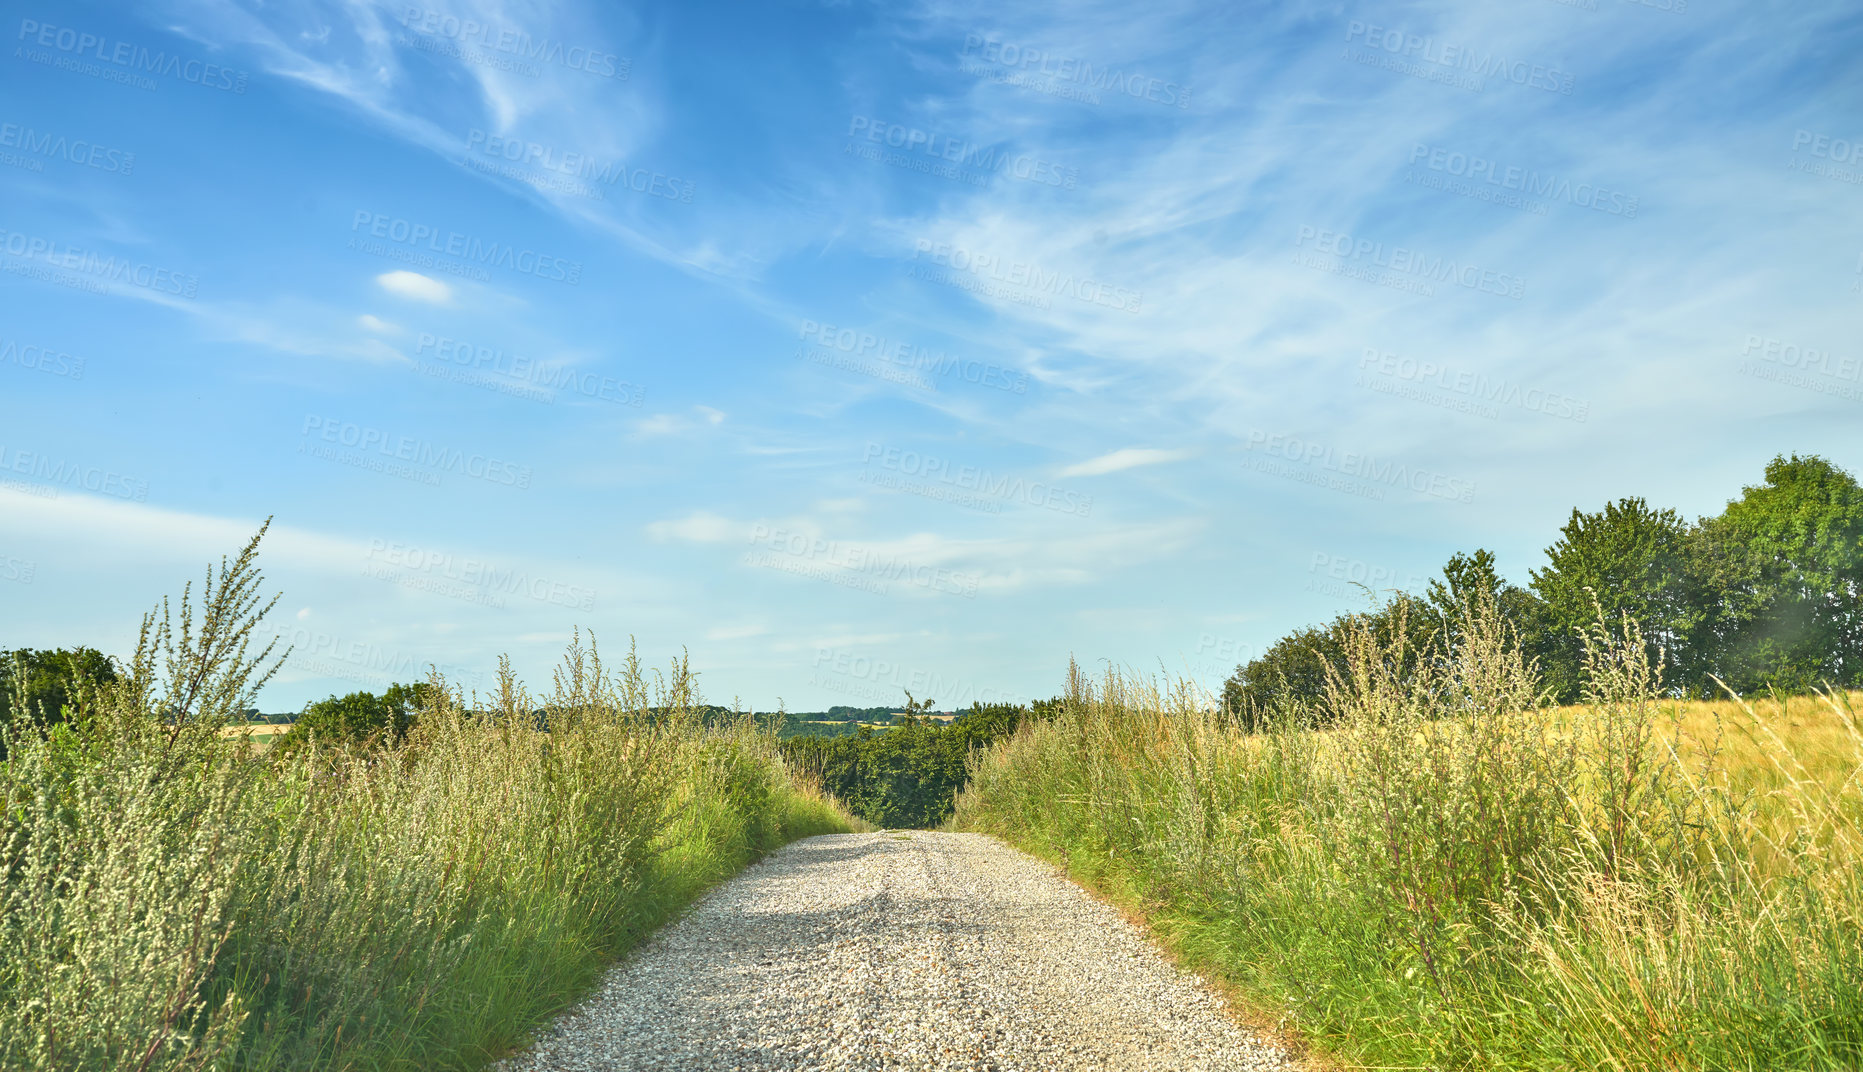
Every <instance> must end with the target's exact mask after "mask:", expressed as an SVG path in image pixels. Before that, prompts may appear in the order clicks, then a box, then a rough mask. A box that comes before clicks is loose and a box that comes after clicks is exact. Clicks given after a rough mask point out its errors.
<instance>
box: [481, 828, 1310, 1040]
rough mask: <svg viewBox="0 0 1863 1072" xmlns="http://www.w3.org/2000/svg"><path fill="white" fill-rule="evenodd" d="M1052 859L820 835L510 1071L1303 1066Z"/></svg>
mask: <svg viewBox="0 0 1863 1072" xmlns="http://www.w3.org/2000/svg"><path fill="white" fill-rule="evenodd" d="M1289 1067H1291V1066H1290V1065H1289V1064H1288V1061H1287V1058H1286V1057H1285V1055H1284V1054H1283V1053H1281V1051H1279V1050H1278V1049H1277V1048H1275V1047H1274V1046H1272V1045H1271V1044H1269V1043H1266V1042H1264V1041H1261V1040H1258V1039H1256V1038H1255V1037H1254V1036H1252V1035H1251V1034H1249V1033H1248V1032H1247V1031H1245V1030H1243V1029H1241V1028H1239V1027H1237V1026H1236V1025H1235V1024H1234V1023H1233V1022H1231V1021H1230V1020H1229V1019H1228V1018H1227V1017H1226V1016H1225V1014H1224V1012H1223V1009H1222V1004H1221V1000H1220V999H1219V998H1218V997H1217V996H1216V994H1215V993H1214V992H1212V991H1211V990H1209V989H1208V988H1207V987H1205V986H1203V985H1202V984H1200V983H1199V982H1198V981H1197V980H1196V978H1195V977H1194V976H1190V975H1187V974H1185V973H1183V972H1180V971H1178V970H1177V969H1176V968H1175V967H1174V966H1172V965H1171V964H1170V962H1169V961H1167V960H1166V959H1165V958H1164V957H1163V955H1162V954H1160V953H1159V952H1158V951H1157V950H1156V949H1154V948H1153V947H1152V946H1151V945H1150V944H1148V943H1147V942H1146V941H1145V939H1144V937H1143V935H1142V934H1141V933H1140V932H1139V931H1138V930H1137V929H1136V928H1134V927H1132V926H1131V925H1130V924H1128V923H1126V922H1125V921H1124V920H1123V919H1121V918H1120V917H1119V915H1118V914H1117V913H1116V912H1114V911H1113V910H1112V909H1110V908H1108V907H1106V906H1105V905H1102V904H1099V903H1098V902H1096V901H1094V900H1093V899H1092V898H1090V897H1088V896H1087V895H1086V894H1085V893H1084V892H1082V891H1081V890H1080V889H1079V887H1077V886H1074V885H1073V884H1072V883H1069V882H1067V881H1066V880H1065V879H1063V878H1061V877H1060V876H1059V875H1058V874H1056V873H1055V870H1054V869H1053V868H1051V867H1049V866H1048V865H1046V864H1043V863H1041V862H1040V861H1037V860H1034V859H1032V858H1030V857H1028V856H1026V855H1023V854H1022V853H1019V852H1017V851H1015V850H1013V849H1011V848H1008V847H1007V846H1005V845H1003V844H1002V843H1000V842H998V841H995V840H994V839H991V838H988V837H984V836H982V835H979V834H938V833H927V832H924V831H909V832H908V831H891V832H881V833H877V834H844V835H836V836H832V837H818V838H810V839H808V840H806V841H800V842H797V843H795V844H794V845H791V846H789V847H788V848H786V849H783V850H782V851H781V852H778V853H776V854H774V855H772V856H771V857H770V858H768V859H767V860H765V861H763V862H762V863H761V864H759V865H757V866H755V867H753V868H751V869H749V870H748V871H746V872H745V873H744V874H742V875H740V876H738V877H737V878H735V879H733V880H732V881H731V882H729V883H726V884H725V885H724V886H722V887H720V888H719V889H717V890H715V891H713V892H712V893H711V894H710V895H709V896H708V897H706V898H705V899H704V900H703V901H701V902H700V903H699V904H698V905H697V906H695V907H694V909H693V910H692V912H691V913H690V914H688V915H687V916H686V917H685V918H684V919H682V920H681V921H680V922H678V923H676V924H674V925H673V926H671V927H668V928H667V929H666V930H665V931H664V932H662V933H661V934H660V935H658V936H656V937H655V938H654V939H653V940H652V941H651V942H650V943H648V944H647V945H646V946H645V947H643V948H642V949H641V950H640V951H639V952H638V953H637V954H636V955H635V956H633V957H631V958H629V959H628V960H627V961H626V962H625V963H623V964H622V965H620V966H619V967H617V968H615V969H614V970H613V971H611V972H610V973H609V974H608V976H607V977H606V979H604V980H603V982H602V985H601V987H600V989H599V990H598V992H597V993H596V994H595V996H594V997H592V998H591V999H590V1000H589V1001H588V1002H587V1003H586V1004H585V1005H584V1006H582V1007H581V1008H580V1009H578V1010H576V1011H574V1012H573V1013H571V1014H569V1015H568V1016H565V1017H564V1018H563V1019H562V1020H560V1021H558V1023H557V1024H556V1026H555V1027H554V1029H552V1030H551V1031H550V1032H548V1033H547V1034H546V1036H545V1037H544V1038H543V1040H542V1041H541V1042H540V1043H539V1045H538V1046H537V1047H536V1048H535V1049H534V1050H532V1051H530V1052H529V1053H526V1054H523V1055H520V1056H519V1057H516V1058H513V1059H512V1060H511V1061H510V1062H508V1063H507V1064H506V1068H507V1069H509V1070H510V1072H561V1070H585V1069H605V1070H606V1069H815V1068H822V1069H842V1068H849V1069H854V1068H858V1069H881V1068H885V1069H1000V1070H1004V1072H1010V1070H1033V1069H1116V1070H1121V1072H1124V1070H1150V1069H1157V1070H1160V1072H1162V1070H1166V1069H1170V1070H1174V1072H1175V1070H1189V1069H1273V1070H1280V1069H1287V1068H1289Z"/></svg>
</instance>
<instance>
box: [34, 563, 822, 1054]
mask: <svg viewBox="0 0 1863 1072" xmlns="http://www.w3.org/2000/svg"><path fill="white" fill-rule="evenodd" d="M257 542H258V540H257V538H256V537H255V539H254V541H253V542H252V544H249V545H248V546H247V548H246V549H245V551H244V552H243V553H242V554H241V555H240V556H239V557H238V559H237V560H236V561H234V562H232V563H230V564H228V563H225V562H223V563H222V567H221V569H220V570H219V571H218V572H217V573H216V572H215V571H211V570H210V571H209V573H208V577H207V582H206V585H205V587H204V589H203V591H202V603H201V607H200V609H199V613H198V614H196V613H194V608H192V607H191V606H190V605H189V604H188V602H187V601H186V600H185V599H184V603H183V608H182V613H181V616H180V621H179V623H178V624H177V625H175V626H174V627H172V628H171V627H170V623H169V620H168V613H167V611H168V608H167V607H166V606H164V607H163V608H162V613H161V614H160V615H151V616H150V617H149V618H148V619H146V620H145V622H144V628H143V633H142V640H141V642H140V644H139V646H138V650H137V655H136V657H135V658H134V659H133V660H132V662H131V665H130V666H129V667H127V668H126V670H127V671H128V672H127V673H125V674H124V676H123V679H122V680H121V681H120V682H119V683H118V684H117V685H115V686H112V687H109V688H107V689H104V690H101V691H97V690H93V691H91V692H89V693H87V694H85V695H84V696H83V698H82V700H81V702H80V704H79V710H78V711H76V712H74V717H73V718H72V719H71V720H70V721H69V723H68V724H66V725H63V726H58V727H53V728H51V729H50V730H49V732H48V731H46V730H44V729H43V728H42V727H41V728H34V727H19V728H16V729H15V730H14V732H13V733H12V735H11V738H10V740H9V742H8V743H9V750H8V755H9V758H8V759H7V761H6V762H5V764H4V766H3V767H0V794H3V799H4V802H5V809H6V810H5V814H4V817H3V818H0V846H4V849H3V851H4V853H5V857H4V859H5V861H6V868H7V870H6V873H5V885H4V889H3V890H0V895H3V896H4V899H5V904H4V910H5V911H4V922H0V1067H4V1068H8V1069H13V1068H33V1069H57V1070H60V1072H65V1070H89V1069H150V1070H153V1069H196V1068H198V1069H300V1068H318V1069H351V1068H406V1069H417V1068H418V1069H432V1068H470V1067H479V1066H482V1065H483V1064H484V1062H485V1061H486V1060H487V1059H488V1058H490V1057H494V1056H497V1055H499V1054H502V1053H504V1052H506V1051H508V1050H509V1049H510V1048H511V1047H513V1046H515V1045H518V1044H520V1043H521V1042H522V1041H523V1040H524V1039H525V1037H526V1035H527V1033H528V1032H529V1031H531V1030H533V1029H534V1028H535V1027H536V1026H537V1025H538V1024H540V1023H541V1022H542V1021H544V1020H545V1019H546V1018H547V1017H548V1016H549V1015H550V1014H552V1013H553V1012H555V1011H557V1010H559V1009H561V1008H562V1007H564V1006H565V1005H566V1004H567V1003H568V1002H570V1001H571V1000H573V999H574V998H575V997H577V996H579V995H580V994H581V993H582V992H583V991H584V990H585V989H586V988H587V987H588V986H589V985H590V984H591V983H592V982H593V981H594V979H595V976H596V974H597V973H598V972H599V971H600V970H601V969H602V968H603V967H604V966H605V965H606V964H607V963H608V962H610V961H611V960H612V959H613V958H615V957H616V956H617V955H619V954H620V953H622V952H623V951H625V950H626V949H627V948H628V947H629V946H630V945H632V944H633V943H635V942H636V941H638V940H639V939H640V938H641V937H642V936H643V935H644V934H645V933H647V932H648V931H649V930H651V929H652V928H653V927H654V926H655V925H657V924H658V923H660V922H661V921H663V920H664V919H666V918H667V916H668V915H669V914H670V913H672V912H675V911H677V910H678V909H679V908H681V907H682V906H684V905H686V904H687V903H689V902H690V901H691V900H692V899H693V898H694V897H695V896H696V895H697V894H698V893H699V892H701V891H702V890H703V889H704V888H706V887H707V886H708V885H710V884H712V883H714V882H717V881H718V880H720V879H722V878H724V877H726V876H728V875H729V874H731V873H732V872H734V871H735V870H737V869H738V868H740V867H742V866H743V865H744V864H746V863H747V862H749V861H750V860H751V859H752V858H754V856H755V855H756V854H758V853H760V852H762V851H765V850H768V849H771V848H774V847H776V846H777V845H780V844H782V843H783V842H785V841H787V840H790V839H793V838H796V837H800V836H806V835H809V834H815V833H826V832H831V831H839V830H845V829H847V828H848V825H847V819H846V817H845V815H844V814H843V813H842V812H841V811H840V810H839V809H838V807H837V806H836V805H835V804H834V803H833V802H832V801H829V800H827V799H826V798H824V797H823V796H822V795H821V794H820V793H819V792H817V791H815V790H813V789H811V788H810V787H809V786H807V785H804V784H801V783H799V782H798V781H797V780H796V779H795V778H792V777H791V776H790V774H789V772H788V771H787V770H786V769H785V767H784V765H783V763H782V761H781V759H780V757H779V756H778V754H777V751H776V742H775V739H774V736H773V734H771V733H770V732H767V731H765V730H761V729H759V728H757V727H756V726H755V725H753V724H752V723H751V721H750V720H748V719H745V720H742V721H740V722H739V723H738V724H736V725H732V726H728V727H712V728H708V727H705V726H703V725H701V724H700V722H699V720H698V718H697V716H696V715H695V713H694V710H695V707H696V706H697V704H698V697H697V695H696V692H695V689H694V685H693V676H692V674H691V671H690V670H689V668H688V667H687V665H686V664H685V662H684V660H683V659H682V660H679V661H677V662H675V663H674V664H673V665H672V667H670V668H669V670H668V671H667V672H665V673H658V672H654V673H649V672H646V671H645V670H643V668H642V667H641V665H640V663H639V660H638V659H637V658H636V657H635V656H634V655H633V654H632V652H630V654H629V655H628V657H627V658H626V659H625V660H624V661H623V662H622V664H621V665H620V666H619V667H616V668H610V667H609V666H607V665H606V664H604V663H603V661H602V659H601V657H600V654H599V653H598V651H597V650H596V648H595V646H594V642H593V640H592V639H591V640H590V641H589V643H588V644H587V645H586V646H585V645H584V644H583V643H582V642H581V640H580V638H578V640H577V641H576V642H575V643H572V645H571V646H570V648H569V650H568V653H567V654H566V656H565V659H564V662H563V665H562V667H561V668H559V670H558V671H557V673H556V675H555V680H554V681H553V683H552V687H551V689H550V691H549V692H548V693H547V694H545V695H542V696H538V697H533V696H531V695H529V694H528V693H527V692H526V691H525V689H524V687H523V686H522V685H521V684H520V683H519V682H518V681H517V680H516V679H515V677H514V675H513V674H512V672H511V668H510V665H509V662H508V661H501V664H500V673H499V675H498V684H497V688H496V690H495V691H494V693H493V695H492V696H490V697H479V698H468V697H465V696H462V695H461V694H459V693H458V692H457V691H455V690H452V689H449V688H448V686H447V684H446V682H445V681H444V680H443V679H442V678H440V677H438V676H437V675H436V676H435V677H434V678H433V679H432V684H433V685H434V686H435V688H434V690H433V696H434V699H433V700H432V701H431V702H430V703H429V705H428V706H427V708H426V709H425V710H423V711H421V712H420V716H419V719H418V722H417V724H416V728H415V730H414V732H412V733H411V734H410V735H409V736H408V737H407V739H406V740H405V741H402V742H400V743H392V742H375V743H374V744H373V745H372V746H370V747H366V748H355V747H349V746H319V745H315V744H313V746H312V747H309V748H306V749H304V750H301V751H297V752H292V753H287V754H278V753H265V752H255V751H254V750H253V749H252V748H251V747H250V745H249V744H248V743H247V742H246V741H244V740H243V739H241V738H240V737H238V736H237V735H226V734H224V733H223V732H222V731H223V730H224V729H225V728H226V727H227V726H228V725H230V724H232V723H233V722H234V721H235V720H236V719H237V718H238V717H239V714H240V712H242V711H243V710H244V709H245V707H246V706H247V705H248V704H249V702H250V699H251V697H252V695H253V694H254V693H255V691H256V688H257V685H258V684H259V683H260V682H262V681H263V680H264V678H265V676H266V674H267V672H268V671H269V669H270V668H271V667H273V666H274V665H275V662H273V661H270V660H268V659H267V657H266V654H267V653H265V652H257V653H254V652H250V651H249V650H248V643H247V640H248V638H249V637H250V636H251V634H252V630H253V627H254V626H255V625H256V624H257V623H258V621H259V618H260V616H261V615H262V614H263V613H264V611H265V610H266V609H269V605H268V604H261V602H260V600H259V597H258V594H257V593H258V590H259V585H260V577H259V574H258V572H257V569H256V567H255V564H254V554H255V552H256V546H257ZM539 711H541V712H542V718H541V720H540V719H539V718H538V714H537V713H538V712H539ZM543 726H547V728H548V730H547V732H545V731H544V730H543V729H542V728H541V727H543Z"/></svg>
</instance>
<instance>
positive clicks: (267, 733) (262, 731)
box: [220, 722, 291, 747]
mask: <svg viewBox="0 0 1863 1072" xmlns="http://www.w3.org/2000/svg"><path fill="white" fill-rule="evenodd" d="M290 729H291V726H290V724H289V723H278V722H248V723H246V724H245V725H241V726H228V727H226V728H225V729H223V730H221V731H220V736H222V737H244V738H246V739H247V740H249V741H251V742H252V743H253V744H254V745H256V746H259V747H265V746H267V745H270V744H271V743H272V742H273V741H276V740H277V739H278V738H280V737H283V736H284V735H285V734H286V733H287V732H289V731H290Z"/></svg>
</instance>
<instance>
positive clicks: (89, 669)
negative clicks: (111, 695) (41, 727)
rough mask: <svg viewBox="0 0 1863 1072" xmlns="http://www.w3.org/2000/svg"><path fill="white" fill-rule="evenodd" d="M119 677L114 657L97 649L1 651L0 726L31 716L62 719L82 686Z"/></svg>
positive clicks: (0, 752)
mask: <svg viewBox="0 0 1863 1072" xmlns="http://www.w3.org/2000/svg"><path fill="white" fill-rule="evenodd" d="M116 677H117V675H116V667H115V665H113V664H112V663H111V662H110V657H109V656H107V655H105V654H104V653H103V652H101V651H98V650H97V649H95V648H55V649H46V650H36V651H35V650H34V649H32V648H19V649H17V650H15V651H7V652H0V725H12V724H14V723H15V722H18V721H21V720H24V719H28V718H30V719H34V720H37V719H41V718H42V719H43V720H44V721H45V722H46V723H47V724H51V723H56V722H62V721H64V720H65V717H66V714H67V712H68V709H70V708H72V707H73V706H75V704H76V701H77V697H78V694H79V691H80V690H81V689H84V688H95V687H97V686H100V685H106V684H109V683H110V682H113V681H115V680H116ZM4 755H5V751H4V745H0V756H4Z"/></svg>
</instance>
